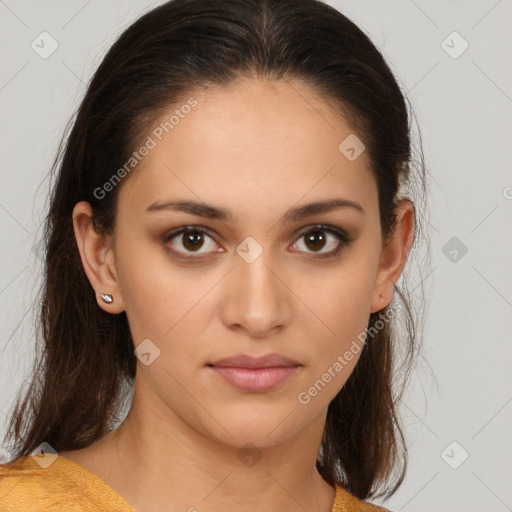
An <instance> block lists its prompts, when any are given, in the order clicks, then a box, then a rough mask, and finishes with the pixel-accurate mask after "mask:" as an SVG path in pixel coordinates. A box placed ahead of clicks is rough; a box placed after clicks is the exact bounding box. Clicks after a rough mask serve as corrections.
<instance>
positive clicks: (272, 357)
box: [208, 353, 300, 368]
mask: <svg viewBox="0 0 512 512" xmlns="http://www.w3.org/2000/svg"><path fill="white" fill-rule="evenodd" d="M208 366H215V367H220V366H231V367H233V366H236V367H237V368H270V367H276V366H279V367H291V366H300V363H298V362H297V361H294V360H293V359H290V358H289V357H285V356H282V355H280V354H275V353H272V354H265V355H264V356H259V357H255V356H251V355H249V354H237V355H234V356H230V357H225V358H224V359H219V360H218V361H216V362H215V363H211V364H210V365H208Z"/></svg>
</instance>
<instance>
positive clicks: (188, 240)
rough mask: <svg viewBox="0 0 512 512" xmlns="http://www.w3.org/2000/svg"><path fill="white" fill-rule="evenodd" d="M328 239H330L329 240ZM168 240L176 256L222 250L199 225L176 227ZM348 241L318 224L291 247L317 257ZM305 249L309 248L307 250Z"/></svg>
mask: <svg viewBox="0 0 512 512" xmlns="http://www.w3.org/2000/svg"><path fill="white" fill-rule="evenodd" d="M174 239H176V242H177V243H174V241H175V240H174ZM208 239H209V241H210V247H209V248H208V243H206V244H205V240H208ZM302 239H304V242H302ZM329 239H331V240H330V241H329ZM333 239H334V240H333ZM168 241H171V245H172V246H173V248H174V249H175V250H174V251H173V252H175V253H177V254H178V256H181V255H182V254H183V253H185V254H186V253H189V254H193V253H198V254H204V253H208V252H222V250H215V249H214V248H215V246H216V245H217V244H216V243H215V241H214V240H213V238H212V237H211V236H210V235H209V234H208V232H207V231H206V230H205V229H203V228H200V227H193V226H185V227H182V228H178V229H177V230H175V231H172V232H171V233H168V234H167V235H164V237H163V242H164V243H166V242H168ZM348 242H349V237H348V235H346V234H345V233H344V232H342V231H338V230H335V229H334V228H329V227H325V226H321V225H319V226H313V227H310V228H308V230H307V231H303V232H302V233H301V234H300V235H299V239H298V241H297V242H295V243H294V244H293V246H292V247H293V250H294V251H297V250H298V251H299V252H309V253H310V254H315V253H318V254H319V255H320V256H319V257H322V256H330V255H333V254H335V253H337V252H338V251H339V250H340V249H341V247H342V246H343V245H344V244H346V243H348ZM301 243H303V245H304V246H305V247H306V251H303V250H302V249H300V248H299V247H300V246H301ZM180 245H181V247H180ZM205 245H206V250H205V251H200V249H202V248H204V247H205ZM326 246H327V247H328V250H325V251H322V249H324V248H325V247H326ZM329 247H330V248H329ZM183 248H184V250H183ZM208 249H210V250H208ZM211 249H213V250H211ZM307 249H310V250H309V251H308V250H307ZM180 253H181V254H180ZM184 257H193V256H184Z"/></svg>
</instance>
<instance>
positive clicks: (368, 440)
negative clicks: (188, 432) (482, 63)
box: [5, 0, 425, 499]
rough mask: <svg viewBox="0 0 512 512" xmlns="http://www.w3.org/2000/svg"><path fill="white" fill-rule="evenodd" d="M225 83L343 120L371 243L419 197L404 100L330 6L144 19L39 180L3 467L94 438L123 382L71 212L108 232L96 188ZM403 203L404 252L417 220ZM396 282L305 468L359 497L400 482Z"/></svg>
mask: <svg viewBox="0 0 512 512" xmlns="http://www.w3.org/2000/svg"><path fill="white" fill-rule="evenodd" d="M239 77H241V78H251V77H258V78H264V79H268V80H279V79H280V80H287V81H291V80H295V81H298V82H301V83H304V84H306V85H308V86H310V87H311V89H312V90H313V91H315V92H316V93H317V94H318V95H319V96H320V97H322V98H324V99H325V101H326V102H328V104H329V105H332V106H333V107H334V108H338V109H339V113H340V114H342V115H345V116H347V118H348V120H349V121H350V123H351V126H352V127H353V129H354V130H355V131H356V132H357V133H358V135H359V137H360V138H361V139H362V140H363V141H364V144H365V146H366V150H367V151H368V155H369V156H370V161H371V166H372V171H373V173H374V175H375V177H376V180H377V185H378V198H379V212H380V222H381V232H382V237H383V241H385V240H386V239H387V237H388V236H389V235H390V234H392V232H393V228H394V223H395V220H396V217H395V213H396V209H395V206H396V201H397V200H398V196H397V194H398V192H399V185H400V183H404V184H406V185H408V186H409V191H410V193H412V191H413V190H416V192H417V193H418V198H419V200H421V198H422V197H424V194H425V165H424V162H423V156H422V153H421V144H420V145H419V147H420V152H419V155H420V157H419V159H417V160H415V158H414V155H413V153H414V151H413V149H414V145H413V144H412V137H411V133H412V130H411V115H410V110H411V109H410V108H409V109H408V104H406V98H405V97H404V95H403V94H402V92H401V88H400V87H399V85H398V83H397V81H396V79H395V77H394V76H393V73H392V72H391V70H390V68H389V67H388V65H387V64H386V62H385V60H384V58H383V56H382V55H381V53H380V52H379V51H378V50H377V49H376V47H375V46H374V44H373V43H372V42H371V41H370V39H369V37H368V36H366V35H365V34H364V32H363V31H361V30H360V29H359V28H358V27H357V26H356V25H355V24H354V23H352V22H351V21H350V20H349V19H347V18H346V17H345V16H344V15H343V14H341V13H340V12H339V11H337V10H336V9H334V8H332V7H330V6H328V5H327V4H324V3H322V2H319V1H316V0H215V1H209V0H173V1H170V2H167V3H165V4H163V5H161V6H159V7H157V8H155V9H153V10H151V11H150V12H148V13H146V14H144V15H143V16H142V17H140V18H139V19H138V20H137V21H136V22H135V23H133V24H132V25H131V26H130V27H129V28H128V29H127V30H126V31H125V32H124V33H122V34H121V36H120V37H119V38H118V39H117V41H116V42H115V43H114V44H113V46H112V47H111V48H110V50H109V51H108V53H107V54H106V56H105V57H104V59H103V61H102V62H101V64H100V66H99V68H98V69H97V71H96V72H95V74H94V76H93V78H92V80H91V81H90V83H89V85H88V88H87V91H86V94H85V97H84V98H83V100H82V102H81V105H80V107H79V108H78V110H77V112H76V113H75V115H74V116H73V117H74V119H72V120H71V121H70V124H68V128H67V130H66V132H65V136H64V137H63V142H61V145H60V147H59V150H58V152H57V157H56V159H55V162H54V165H53V168H52V176H53V178H54V179H55V183H53V184H52V185H51V196H50V207H49V212H48V215H47V217H46V222H45V226H44V241H45V246H44V249H45V262H44V281H43V286H42V290H41V296H40V298H39V302H38V307H39V308H40V310H39V314H38V318H37V322H38V324H37V325H38V331H37V336H36V339H37V340H40V338H42V340H43V344H42V347H40V348H38V350H37V354H38V356H37V360H36V361H35V364H34V374H33V378H32V381H31V383H30V386H29V388H28V389H27V390H26V392H25V393H24V394H23V395H22V394H21V392H20V394H19V395H18V397H17V402H16V404H15V407H14V410H13V412H12V415H11V421H10V423H9V428H8V432H7V435H6V438H5V442H6V443H7V442H8V440H12V447H11V448H12V449H11V450H10V453H11V456H12V460H14V459H16V458H17V457H19V456H21V455H28V454H30V453H31V452H32V451H33V450H34V449H35V448H36V447H37V446H38V445H39V444H40V443H42V442H44V441H45V442H47V443H49V444H50V445H51V446H52V447H53V448H54V449H55V450H57V451H61V450H73V449H80V448H84V447H86V446H88V445H90V444H91V443H93V442H94V441H96V440H98V439H100V438H101V437H103V436H104V435H105V434H106V433H108V431H109V428H110V426H111V424H112V421H113V418H115V417H117V416H118V415H119V414H120V411H122V408H123V407H124V406H126V403H125V402H123V400H122V399H121V397H122V393H121V391H122V389H123V387H124V386H125V385H128V387H129V386H132V385H133V381H134V377H135V372H136V357H135V355H134V346H133V340H132V337H131V334H130V329H129V326H128V322H127V317H126V313H125V312H123V313H120V314H117V315H111V314H109V313H106V312H105V311H104V310H103V309H101V308H100V307H99V306H98V304H97V301H96V296H95V293H94V290H93V289H92V287H91V284H90V282H89V280H88V278H87V276H86V274H85V272H84V269H83V266H82V263H81V260H80V255H79V252H78V249H77V244H76V240H75V236H74V231H73V224H72V211H73V207H74V206H75V204H76V203H77V202H79V201H88V202H89V203H90V204H91V206H92V208H93V212H94V218H93V222H94V226H95V228H96V229H97V230H98V231H99V232H103V233H105V234H107V235H108V234H112V232H113V230H114V227H115V218H116V217H115V216H116V201H117V196H118V192H119V189H120V187H121V186H122V183H121V184H120V185H119V186H117V187H115V188H114V189H113V190H112V192H110V193H108V194H106V195H105V197H102V198H101V199H99V198H98V197H97V194H95V192H94V191H95V190H97V189H98V188H99V187H102V186H103V184H105V183H106V182H107V181H109V179H110V178H111V177H112V175H113V173H114V172H115V171H116V170H117V169H119V168H120V167H121V166H122V165H123V163H125V162H126V161H127V160H128V159H129V158H130V156H131V154H132V152H133V151H134V149H136V143H137V141H139V140H141V139H142V137H143V136H144V134H147V130H148V129H149V127H150V125H151V123H154V121H155V119H157V115H160V114H161V112H163V109H165V108H168V107H169V105H171V104H176V103H177V101H178V99H179V98H182V97H186V95H189V94H190V93H191V92H192V91H194V90H199V89H200V88H203V87H208V86H217V85H226V84H229V83H230V82H232V81H233V80H235V79H236V78H239ZM409 107H410V105H409ZM70 127H71V129H70ZM64 141H66V142H65V144H64ZM340 142H341V141H340ZM420 142H421V139H420ZM56 170H58V174H57V176H55V171H56ZM134 172H136V171H134ZM124 179H127V178H124ZM283 186H284V185H283ZM414 186H415V187H414ZM422 194H423V195H422ZM409 197H410V196H409ZM414 204H415V211H416V215H415V240H414V247H416V246H417V242H418V235H419V233H420V231H421V229H420V228H421V226H420V222H419V221H420V220H421V218H420V217H419V215H418V212H419V210H418V201H417V200H415V201H414ZM409 260H410V257H409V258H408V263H409ZM405 277H406V276H405V273H404V275H403V276H401V278H402V282H401V283H400V286H398V285H396V286H395V292H396V293H395V300H398V301H400V303H401V304H402V305H403V307H402V308H401V313H400V315H398V314H397V317H395V318H393V321H392V322H385V324H384V325H383V326H382V327H381V328H375V325H376V323H377V322H378V321H379V319H381V318H382V314H383V313H384V312H385V311H386V309H388V308H389V306H388V308H386V309H385V310H383V311H381V312H379V313H373V314H371V315H370V317H369V322H368V329H369V331H371V332H372V333H373V332H374V331H375V334H373V335H372V336H368V338H367V342H366V343H365V344H364V346H363V349H362V352H361V355H360V358H359V360H358V362H357V365H356V367H355V369H354V371H353V373H352V374H351V376H350V377H349V379H348V381H347V382H346V384H345V386H344V387H343V388H342V389H341V391H340V392H339V393H338V394H337V396H336V397H335V398H334V399H333V400H332V401H331V403H330V405H329V408H328V414H327V418H326V427H325V431H324V436H323V441H322V446H321V449H320V453H319V457H318V460H317V468H318V470H319V472H320V474H321V475H322V476H323V478H324V479H325V480H326V481H327V482H329V483H331V485H332V484H334V483H337V484H338V485H341V486H343V487H345V488H346V489H347V490H348V491H349V492H351V493H352V494H354V495H355V496H357V497H358V498H360V499H365V498H368V497H379V496H391V495H392V494H393V493H394V492H395V491H396V489H398V487H399V486H400V484H401V483H402V481H403V478H404V476H405V471H406V466H407V448H406V442H405V439H404V436H403V432H402V428H401V427H400V418H399V414H398V405H399V402H400V399H401V397H402V392H403V390H404V389H405V387H406V382H407V381H408V378H409V375H410V372H411V369H412V368H413V365H414V362H415V359H416V356H417V354H418V349H419V347H420V342H419V340H420V339H421V337H420V335H419V334H420V333H419V329H418V327H419V325H420V324H421V310H422V307H421V305H422V304H423V302H422V301H420V305H419V307H418V308H417V309H416V310H415V309H414V308H413V306H412V300H411V299H412V297H411V294H410V293H409V291H408V289H407V281H406V279H405ZM420 289H421V287H420ZM399 327H401V328H399ZM372 329H373V331H372Z"/></svg>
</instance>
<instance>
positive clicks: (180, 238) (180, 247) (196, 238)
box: [162, 226, 220, 258]
mask: <svg viewBox="0 0 512 512" xmlns="http://www.w3.org/2000/svg"><path fill="white" fill-rule="evenodd" d="M207 239H209V240H210V241H211V242H210V243H209V245H210V248H211V247H215V246H216V245H217V244H216V243H215V242H214V241H213V238H212V237H211V236H210V235H209V234H208V231H207V230H206V229H204V228H202V227H200V226H183V227H181V228H177V229H174V230H173V231H170V232H169V233H166V234H165V235H164V237H163V239H162V242H163V243H165V244H167V242H169V241H171V242H172V243H171V246H172V248H171V251H172V252H174V253H176V254H177V255H178V256H180V257H184V258H195V257H196V256H186V254H194V253H197V254H206V253H208V252H220V251H218V250H213V251H209V250H206V251H199V249H202V248H203V247H204V246H205V244H206V248H207V249H208V240H207ZM205 240H206V242H205ZM212 242H213V243H212ZM167 245H168V244H167Z"/></svg>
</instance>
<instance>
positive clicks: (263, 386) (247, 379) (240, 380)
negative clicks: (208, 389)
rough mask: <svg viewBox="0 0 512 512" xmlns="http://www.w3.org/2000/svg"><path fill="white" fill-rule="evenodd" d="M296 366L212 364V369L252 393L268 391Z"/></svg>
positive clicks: (286, 376) (296, 368) (291, 373)
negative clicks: (255, 366) (259, 366)
mask: <svg viewBox="0 0 512 512" xmlns="http://www.w3.org/2000/svg"><path fill="white" fill-rule="evenodd" d="M298 368H299V367H298V366H273V367H270V368H240V367H235V366H212V370H214V371H215V372H216V373H217V374H218V375H220V376H221V377H222V378H223V379H224V380H225V381H226V382H228V383H229V384H232V385H233V386H235V387H236V388H238V389H241V390H243V391H250V392H252V393H263V392H265V391H270V390H271V389H273V388H275V387H276V386H278V385H279V384H281V383H282V382H284V381H285V380H287V379H288V378H290V377H291V376H292V375H293V374H294V373H295V372H296V371H297V370H298Z"/></svg>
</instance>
